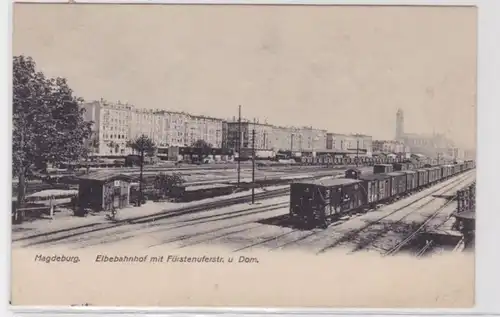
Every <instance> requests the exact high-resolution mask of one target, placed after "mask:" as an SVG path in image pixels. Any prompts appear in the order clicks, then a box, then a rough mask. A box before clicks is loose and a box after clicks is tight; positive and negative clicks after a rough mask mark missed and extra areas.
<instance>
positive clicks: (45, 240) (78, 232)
mask: <svg viewBox="0 0 500 317" xmlns="http://www.w3.org/2000/svg"><path fill="white" fill-rule="evenodd" d="M288 192H289V188H284V189H278V190H273V191H269V192H262V193H257V194H255V200H256V201H259V200H264V199H270V198H275V197H281V196H285V195H287V194H288ZM251 201H252V197H251V195H246V196H242V197H235V198H229V199H225V200H220V201H216V202H210V203H206V204H203V205H198V206H190V207H184V208H179V209H176V210H170V211H166V212H160V213H158V214H154V215H148V216H141V217H136V218H132V219H126V220H121V221H116V222H112V223H97V224H90V225H85V226H81V227H74V228H68V229H62V230H57V231H53V232H48V233H41V234H36V235H31V236H26V237H22V238H18V239H13V240H12V242H13V243H20V242H23V241H29V242H28V243H27V244H25V245H24V246H27V247H29V246H36V245H42V244H49V243H54V242H58V241H62V240H65V239H68V238H73V237H77V236H83V235H86V234H89V233H93V232H97V231H104V230H108V229H113V228H117V227H120V226H125V225H133V224H144V223H148V222H154V221H159V220H162V219H167V218H173V217H178V216H181V215H185V214H189V213H200V212H205V211H210V210H213V209H218V208H222V207H227V206H231V205H236V204H242V203H248V202H251Z"/></svg>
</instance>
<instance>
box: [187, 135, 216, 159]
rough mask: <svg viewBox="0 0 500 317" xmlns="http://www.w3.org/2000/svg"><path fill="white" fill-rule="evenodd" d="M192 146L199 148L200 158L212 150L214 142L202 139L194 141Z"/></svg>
mask: <svg viewBox="0 0 500 317" xmlns="http://www.w3.org/2000/svg"><path fill="white" fill-rule="evenodd" d="M191 146H192V147H194V148H196V149H198V151H199V153H200V158H204V157H205V156H207V155H208V154H209V153H210V152H211V151H212V144H210V143H208V142H207V141H205V140H202V139H200V140H197V141H195V142H193V144H192V145H191Z"/></svg>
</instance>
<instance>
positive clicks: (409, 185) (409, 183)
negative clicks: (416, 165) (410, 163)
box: [403, 170, 418, 193]
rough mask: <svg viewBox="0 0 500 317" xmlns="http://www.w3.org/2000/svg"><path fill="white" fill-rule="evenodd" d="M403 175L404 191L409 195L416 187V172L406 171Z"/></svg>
mask: <svg viewBox="0 0 500 317" xmlns="http://www.w3.org/2000/svg"><path fill="white" fill-rule="evenodd" d="M403 173H405V174H406V191H407V192H408V193H409V192H412V191H414V190H415V189H417V186H418V178H417V172H415V171H410V170H407V171H403Z"/></svg>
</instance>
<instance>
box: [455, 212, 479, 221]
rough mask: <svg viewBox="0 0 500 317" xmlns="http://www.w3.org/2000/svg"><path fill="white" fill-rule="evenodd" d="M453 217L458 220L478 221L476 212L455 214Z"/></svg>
mask: <svg viewBox="0 0 500 317" xmlns="http://www.w3.org/2000/svg"><path fill="white" fill-rule="evenodd" d="M453 215H454V216H455V218H458V219H466V220H476V213H475V212H474V211H462V212H459V213H458V212H455V213H454V214H453Z"/></svg>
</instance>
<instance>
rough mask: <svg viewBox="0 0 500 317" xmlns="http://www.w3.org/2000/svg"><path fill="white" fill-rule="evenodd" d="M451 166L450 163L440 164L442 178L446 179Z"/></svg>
mask: <svg viewBox="0 0 500 317" xmlns="http://www.w3.org/2000/svg"><path fill="white" fill-rule="evenodd" d="M450 170H451V168H450V165H443V166H441V178H442V179H443V180H444V179H448V178H449V177H450V174H451V172H450Z"/></svg>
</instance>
